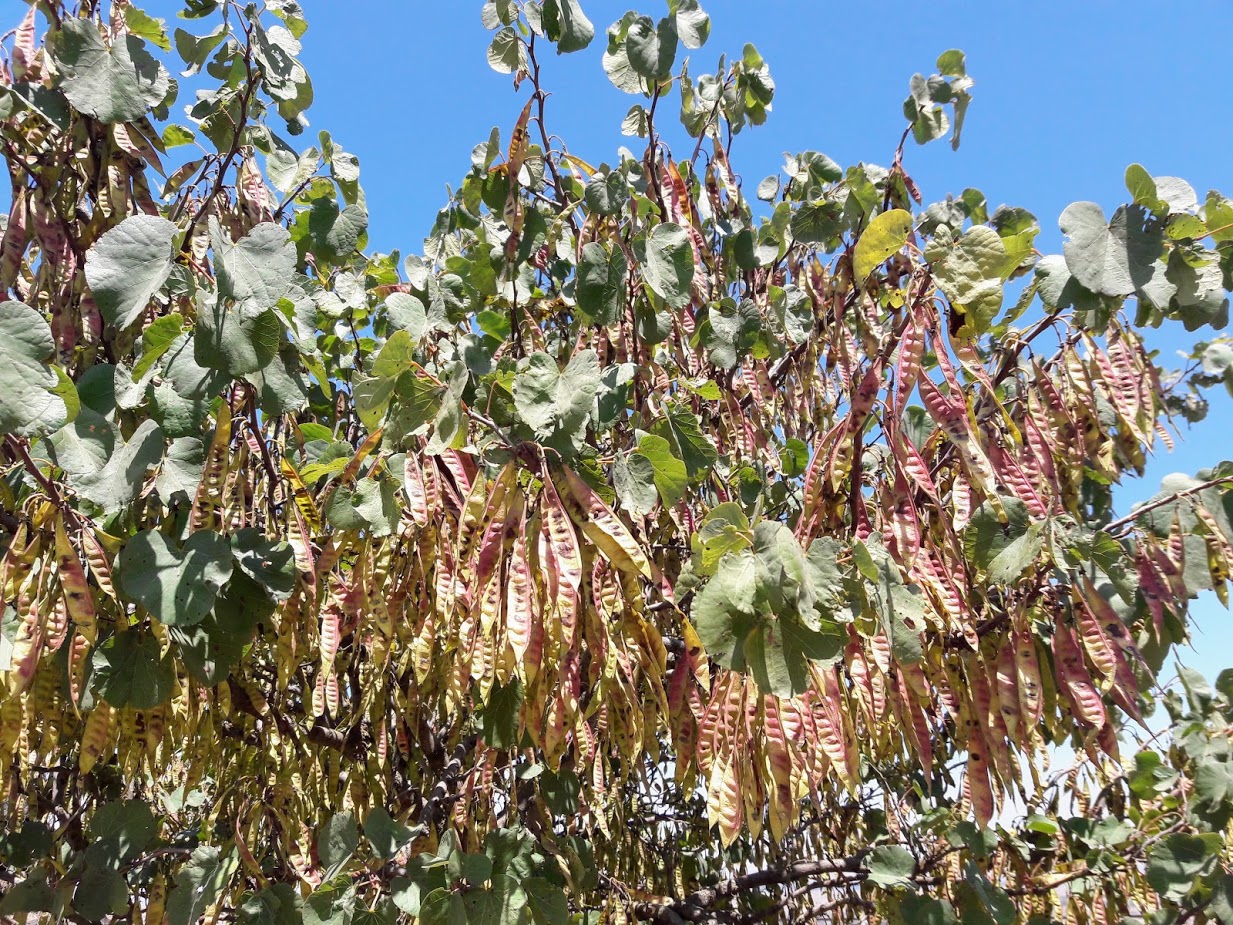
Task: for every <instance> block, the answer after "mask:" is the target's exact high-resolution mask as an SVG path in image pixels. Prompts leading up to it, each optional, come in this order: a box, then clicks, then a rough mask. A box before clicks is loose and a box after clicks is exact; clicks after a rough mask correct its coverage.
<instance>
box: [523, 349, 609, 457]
mask: <svg viewBox="0 0 1233 925" xmlns="http://www.w3.org/2000/svg"><path fill="white" fill-rule="evenodd" d="M599 381H600V380H599V357H598V356H597V355H596V353H595V351H594V350H583V351H581V352H580V353H578V354H576V355H575V356H574V357H573V358H571V359H570V361H569V364H568V365H567V366H566V367H565V369H564V370H561V369H559V368H558V367H557V362H556V360H554V359H553V358H552V357H551V356H549V355H548V354H547V353H544V352H543V351H537V352H536V353H533V354H531V356H530V357H528V358H527V360H526V364H525V366H524V367H523V368H522V369H520V370H519V372H518V374H517V375H516V376H515V377H514V387H513V394H514V409H515V410H516V411H517V413H518V416H519V417H520V418H521V419H522V422H523V423H524V424H526V425H527V427H529V428H530V429H531V431H532V433H534V434H535V436H536V437H537V438H538V439H541V440H543V441H544V442H545V443H547V444H548V445H549V446H552V447H554V448H556V449H558V450H560V451H562V452H566V451H568V452H569V453H571V454H572V453H575V452H577V448H578V447H579V446H580V445H581V443H582V440H583V438H584V437H585V436H586V424H587V420H588V418H589V417H590V414H591V408H592V407H593V405H594V402H595V394H596V392H598V390H599Z"/></svg>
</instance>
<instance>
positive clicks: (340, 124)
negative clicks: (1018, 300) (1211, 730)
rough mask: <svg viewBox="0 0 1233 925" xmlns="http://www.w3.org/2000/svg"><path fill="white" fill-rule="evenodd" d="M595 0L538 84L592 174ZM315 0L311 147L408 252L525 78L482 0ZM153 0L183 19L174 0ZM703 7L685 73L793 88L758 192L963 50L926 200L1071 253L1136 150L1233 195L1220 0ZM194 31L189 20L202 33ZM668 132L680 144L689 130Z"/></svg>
mask: <svg viewBox="0 0 1233 925" xmlns="http://www.w3.org/2000/svg"><path fill="white" fill-rule="evenodd" d="M581 2H582V5H583V9H584V10H585V11H586V13H587V15H588V16H589V17H590V19H591V20H592V21H593V22H594V23H595V26H596V30H597V33H598V34H597V37H596V41H595V42H594V43H592V45H591V47H590V48H588V49H586V50H585V51H583V52H580V53H577V54H573V55H566V56H561V57H558V56H556V55H554V54H552V53H551V52H548V53H547V54H546V55H544V56H543V60H542V64H543V65H544V74H543V79H544V84H545V87H546V88H547V89H548V90H549V91H550V92H551V93H552V97H551V99H550V100H549V102H548V123H549V128H550V130H551V131H552V132H554V133H555V134H558V135H560V136H562V137H564V138H565V139H566V142H567V144H568V147H569V150H570V151H571V152H572V153H574V154H577V155H578V156H580V157H582V158H583V159H585V160H587V161H589V162H591V163H594V164H598V163H599V162H601V161H603V160H609V161H613V160H615V154H616V151H617V149H618V147H620V146H621V145H628V146H630V147H631V148H632V147H634V146H635V143H636V142H637V139H629V138H625V137H623V136H622V135H621V134H620V129H619V126H620V123H621V119H622V118H623V116H624V114H625V112H626V111H627V110H628V108H629V106H630V105H632V104H633V103H634V102H636V101H637V100H638V98H635V97H631V96H627V95H626V94H623V93H621V92H620V91H618V90H617V89H615V88H614V87H613V86H612V85H611V84H610V83H609V82H608V80H607V78H606V76H605V75H604V72H603V69H602V67H601V65H600V57H601V54H602V50H603V33H604V29H605V28H606V27H607V26H608V24H610V23H612V22H614V21H615V20H617V19H618V18H620V16H621V14H622V13H623V12H624V11H625V10H626V9H628V8H629V5H628V4H627V3H626V2H620V3H616V2H611V0H581ZM301 3H302V6H303V7H304V9H305V12H306V15H307V17H308V21H309V25H310V28H309V30H308V33H307V34H306V35H305V37H304V51H303V54H302V56H301V57H302V60H303V61H304V63H305V65H306V66H307V67H308V70H309V73H310V74H311V75H312V77H313V81H314V87H315V92H316V103H315V105H314V106H313V108H312V110H311V111H310V112H309V113H308V116H309V118H310V120H311V122H312V134H311V135H306V136H303V144H304V145H305V146H307V145H308V144H310V143H315V131H316V130H317V129H322V128H324V129H328V130H329V131H330V132H331V133H332V134H333V136H334V138H335V139H336V141H337V142H338V143H339V144H341V145H343V146H344V147H345V148H347V149H348V150H350V151H352V152H353V153H355V154H356V155H358V156H359V158H360V162H361V167H362V178H361V179H362V182H363V184H364V187H365V190H366V192H367V194H368V203H369V209H370V220H371V225H370V246H371V247H372V248H374V249H378V250H387V251H388V250H391V249H394V248H398V249H400V250H401V251H402V252H403V253H404V254H405V253H408V252H412V251H415V250H417V249H418V248H419V246H420V242H421V241H422V238H423V236H424V234H425V233H426V231H427V230H428V228H429V226H430V225H431V223H432V220H433V217H434V216H435V214H436V211H437V209H438V208H439V207H440V206H441V205H442V204H443V203H444V201H445V187H446V184H448V183H456V182H457V181H458V180H459V178H460V177H461V176H462V175H463V173H464V172H465V170H466V168H467V166H468V164H469V156H470V152H471V149H472V147H473V146H474V145H476V144H477V143H479V142H481V141H485V140H486V139H487V138H488V134H489V131H490V130H491V128H492V126H494V125H499V126H500V127H501V129H502V137H503V138H508V133H509V129H510V127H511V125H512V124H513V121H514V120H515V118H516V117H517V115H518V113H519V111H520V110H521V108H522V102H523V101H524V100H525V97H526V94H527V93H528V87H527V86H525V85H524V87H523V88H522V91H521V92H520V93H517V94H516V93H515V92H514V91H513V89H512V87H511V82H510V80H509V78H507V77H503V76H501V75H498V74H496V73H495V72H493V71H492V70H491V69H489V67H488V65H487V63H486V60H485V49H486V47H487V44H488V41H489V33H488V32H487V31H486V30H485V29H484V28H483V26H482V25H481V23H480V15H479V10H480V2H479V0H437V2H423V0H301ZM142 5H143V6H144V7H145V8H146V9H148V10H149V11H150V12H152V13H154V14H156V15H160V16H167V17H169V18H170V17H174V14H175V12H176V10H178V9H179V6H180V5H179V3H176V2H172V0H147V2H145V3H142ZM703 6H704V7H705V8H706V10H707V11H708V12H709V13H710V14H711V18H712V32H711V38H710V41H709V42H708V44H707V45H706V46H705V47H704V48H702V49H701V50H699V51H695V52H691V53H690V58H691V68H690V70H691V73H693V74H695V75H696V74H699V73H702V72H704V71H706V70H713V69H714V68H715V65H716V63H717V61H718V58H719V55H720V54H724V53H726V54H728V55H729V57H731V56H733V55H739V54H740V51H741V48H742V47H743V45H744V43H746V42H752V43H753V44H754V45H756V46H757V48H758V50H759V51H760V52H761V53H762V55H763V57H765V58H766V60H767V62H768V63H769V65H770V68H771V73H772V75H773V76H774V78H775V81H776V83H777V85H778V91H777V94H776V98H775V104H774V111H773V112H772V113H771V116H770V119H769V121H768V123H767V124H766V125H765V126H762V127H760V128H757V129H752V130H747V131H746V132H745V133H743V134H742V135H741V136H739V138H738V139H737V142H736V146H735V150H734V157H733V162H734V166H735V168H736V170H737V171H738V172H740V173H741V174H742V175H743V177H744V179H745V182H746V183H747V184H748V188H749V189H752V187H753V186H754V185H756V184H757V182H758V181H759V180H760V179H761V178H762V177H764V176H765V175H767V174H769V173H772V172H775V171H776V170H777V169H778V168H779V167H780V165H781V164H782V162H783V154H784V152H799V151H803V150H818V151H822V152H824V153H826V154H828V155H829V156H830V157H832V158H834V159H835V160H836V161H838V162H839V163H840V164H842V165H848V164H852V163H856V162H857V161H862V160H863V161H867V162H873V163H879V164H883V165H888V164H889V162H890V160H891V157H892V154H893V151H894V147H895V144H896V142H897V141H898V138H899V135H900V133H901V131H902V130H903V127H904V124H905V123H904V120H903V115H902V110H901V104H902V102H903V99H904V97H905V96H906V95H907V84H908V79H909V78H910V77H911V75H912V74H913V73H914V72H917V71H920V72H923V73H925V74H929V73H931V72H932V70H933V68H934V62H935V60H936V58H937V55H938V54H939V53H940V52H942V51H944V50H946V49H948V48H960V49H962V50H963V51H964V52H966V54H967V60H968V73H969V74H970V75H972V76H973V77H974V79H975V81H976V85H975V87H974V89H973V96H974V100H973V103H972V106H971V108H970V110H969V113H968V121H967V124H966V127H965V129H964V136H963V145H962V147H961V148H960V150H959V151H958V152H952V151H951V150H950V148H949V146H948V145H947V144H945V143H941V142H939V143H935V144H933V145H930V146H928V147H925V148H920V147H916V146H915V145H911V144H910V147H909V149H908V152H907V158H906V162H905V166H906V168H907V170H908V172H909V173H910V174H911V175H912V176H913V177H914V179H915V180H916V181H917V184H918V185H919V186H920V188H921V190H922V192H923V193H924V196H925V199H926V202H929V201H933V200H937V199H941V198H944V197H945V195H946V194H947V193H948V192H953V193H956V194H957V193H959V192H961V191H962V190H963V189H964V188H965V187H969V186H973V187H977V188H978V189H981V190H982V191H983V192H984V193H985V195H986V196H987V198H988V200H989V203H990V206H997V205H999V204H1003V203H1005V204H1007V205H1017V206H1022V207H1024V208H1027V209H1029V210H1031V211H1032V212H1033V213H1035V214H1036V216H1037V217H1038V218H1039V220H1040V223H1041V227H1042V233H1041V234H1040V236H1039V238H1038V239H1037V246H1038V247H1039V248H1040V249H1041V250H1042V251H1043V252H1045V253H1056V252H1060V249H1061V244H1062V240H1061V234H1060V232H1059V231H1058V229H1057V216H1058V215H1059V214H1060V213H1061V211H1062V210H1063V209H1064V208H1065V207H1066V206H1067V205H1068V204H1069V203H1071V202H1074V201H1077V200H1093V201H1095V202H1098V203H1100V204H1101V205H1102V206H1103V207H1104V208H1105V211H1106V214H1108V213H1109V212H1111V211H1112V209H1113V208H1115V207H1116V206H1117V205H1119V204H1120V203H1122V202H1124V201H1125V200H1126V198H1127V194H1126V190H1125V186H1124V184H1123V174H1124V171H1125V168H1126V166H1127V165H1128V164H1130V163H1132V162H1138V163H1141V164H1143V165H1144V166H1145V167H1146V168H1147V169H1148V171H1149V172H1151V173H1152V174H1155V175H1173V176H1180V177H1183V178H1185V179H1187V180H1188V181H1190V183H1191V184H1192V185H1193V186H1194V187H1195V189H1196V190H1197V191H1198V193H1199V195H1200V198H1202V196H1203V195H1204V193H1205V192H1206V191H1207V190H1208V189H1210V188H1216V189H1221V190H1222V191H1223V192H1225V193H1226V194H1233V173H1231V172H1230V170H1229V169H1228V168H1229V163H1230V162H1229V156H1228V152H1229V151H1233V119H1230V118H1229V116H1230V112H1229V107H1228V105H1227V103H1226V102H1224V100H1225V99H1227V89H1226V88H1227V84H1228V79H1229V76H1230V70H1231V67H1230V64H1229V60H1230V59H1229V57H1228V51H1227V47H1226V43H1225V42H1224V41H1223V37H1224V35H1225V33H1226V32H1227V28H1223V27H1224V26H1227V24H1228V23H1229V22H1230V8H1229V6H1228V4H1227V3H1226V2H1218V0H1206V2H1204V0H1196V2H1191V3H1187V4H1167V5H1166V4H1160V3H1158V2H1146V0H1083V2H1078V3H1076V2H1073V0H1071V2H1056V0H1048V2H1046V0H1037V2H1033V3H1030V4H1029V3H1023V2H1009V3H975V2H957V3H952V4H946V5H942V4H932V5H930V4H926V5H918V6H916V7H914V8H911V10H910V11H908V8H906V7H905V8H904V10H905V11H904V12H902V13H899V14H896V13H895V12H894V10H893V8H892V7H888V6H876V7H871V6H870V5H868V4H855V3H848V4H819V3H818V2H817V0H812V2H811V0H762V2H758V3H754V2H752V0H709V2H708V0H703ZM638 8H639V10H640V12H645V13H648V14H651V15H654V16H660V15H662V14H663V12H664V10H665V8H666V3H665V2H664V0H642V3H641V6H640V7H638ZM183 25H187V26H188V27H189V29H190V31H191V30H192V27H193V25H194V24H193V23H187V24H183ZM199 31H200V30H199ZM682 51H683V50H682ZM671 102H672V103H673V105H672V106H671V107H669V108H668V111H667V115H668V116H669V117H670V119H671V120H672V121H674V120H675V102H676V101H675V100H672V101H671ZM668 121H669V119H661V125H666V124H667V123H668ZM669 141H670V143H673V142H674V141H675V145H674V147H677V148H684V144H685V142H684V139H683V136H682V135H676V136H675V138H674V137H673V136H671V135H669ZM677 153H678V154H682V155H683V154H685V153H687V151H684V150H681V151H678V152H677ZM1174 327H1175V328H1176V329H1175V330H1164V331H1160V332H1155V333H1153V334H1152V335H1151V336H1150V343H1151V345H1152V346H1155V347H1157V348H1159V349H1160V350H1161V351H1162V352H1163V353H1165V354H1166V357H1167V356H1168V355H1171V354H1173V353H1174V352H1175V351H1177V350H1178V349H1182V348H1187V349H1188V348H1189V347H1190V346H1192V345H1193V343H1194V340H1195V338H1194V337H1192V336H1190V335H1188V334H1186V332H1185V331H1183V330H1182V329H1181V326H1180V325H1175V326H1174ZM1165 363H1166V365H1172V364H1170V362H1169V360H1168V359H1167V358H1166V360H1165ZM1214 398H1215V399H1216V401H1215V403H1214V404H1213V408H1212V412H1211V414H1210V415H1209V417H1208V419H1207V421H1206V422H1204V423H1203V424H1202V425H1201V426H1199V427H1196V428H1193V429H1190V430H1189V431H1188V432H1187V433H1186V435H1185V441H1184V442H1183V443H1182V444H1180V445H1179V448H1178V450H1177V452H1175V453H1172V454H1167V453H1165V454H1163V455H1160V456H1157V457H1156V458H1155V459H1154V460H1152V462H1151V464H1150V467H1149V470H1148V473H1147V476H1146V477H1145V478H1144V479H1142V480H1138V481H1136V482H1135V483H1133V484H1128V485H1127V486H1125V487H1124V488H1123V489H1122V491H1121V494H1120V499H1121V501H1122V503H1123V504H1124V505H1129V504H1130V503H1133V502H1136V501H1141V500H1143V499H1145V498H1147V497H1149V496H1151V495H1152V494H1153V493H1154V492H1155V491H1156V489H1157V487H1158V486H1159V484H1160V479H1161V477H1162V476H1164V475H1166V474H1168V473H1170V472H1176V471H1185V472H1189V473H1193V472H1195V471H1196V470H1197V469H1199V468H1202V467H1204V466H1207V465H1211V464H1213V463H1214V462H1216V461H1217V460H1219V459H1221V458H1233V440H1230V439H1229V438H1228V437H1226V436H1224V435H1227V434H1229V433H1230V431H1231V429H1233V400H1229V399H1228V398H1227V396H1223V394H1222V393H1217V394H1215V395H1214ZM1222 399H1223V400H1222ZM1162 453H1163V451H1162ZM1196 610H1197V613H1198V620H1197V628H1196V633H1195V643H1196V651H1195V652H1193V653H1191V654H1189V655H1188V657H1187V661H1188V662H1189V663H1190V664H1192V665H1194V666H1195V667H1197V668H1199V669H1201V670H1202V671H1204V672H1205V673H1206V674H1208V675H1211V676H1214V675H1215V674H1216V672H1217V671H1219V670H1220V669H1221V668H1224V667H1226V666H1228V665H1233V620H1231V618H1230V616H1229V614H1227V613H1226V612H1225V611H1224V610H1223V608H1221V607H1220V606H1219V605H1218V604H1217V603H1216V601H1215V599H1214V597H1213V596H1212V595H1210V594H1208V595H1207V596H1206V598H1205V599H1204V600H1202V601H1201V602H1200V603H1199V604H1198V606H1197V608H1196Z"/></svg>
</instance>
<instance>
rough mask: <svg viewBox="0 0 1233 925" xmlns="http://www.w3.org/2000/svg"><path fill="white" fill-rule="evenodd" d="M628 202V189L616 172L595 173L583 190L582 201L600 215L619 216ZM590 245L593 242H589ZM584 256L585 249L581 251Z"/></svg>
mask: <svg viewBox="0 0 1233 925" xmlns="http://www.w3.org/2000/svg"><path fill="white" fill-rule="evenodd" d="M628 200H629V187H628V186H627V184H626V182H625V178H624V177H623V176H622V175H621V174H620V173H619V172H617V171H615V170H610V171H608V172H607V173H596V174H595V175H594V176H592V177H591V179H590V180H588V181H587V185H586V187H584V189H583V201H584V202H585V203H586V207H587V208H588V209H590V210H591V211H592V212H598V213H599V214H600V215H619V214H620V213H621V209H622V208H624V206H625V203H626V202H627V201H628ZM590 243H595V242H589V243H588V246H589V245H590ZM583 252H584V254H585V248H584V249H583Z"/></svg>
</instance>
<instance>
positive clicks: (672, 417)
mask: <svg viewBox="0 0 1233 925" xmlns="http://www.w3.org/2000/svg"><path fill="white" fill-rule="evenodd" d="M664 410H665V416H664V417H663V418H661V419H660V420H658V421H656V422H655V424H654V425H653V426H652V427H651V432H652V433H654V434H656V435H658V436H660V437H664V438H666V439H667V440H668V441H669V442H670V443H671V444H672V446H673V447H674V449H675V452H674V453H673V455H674V456H676V457H677V458H678V459H680V460H682V461H683V462H684V463H685V471H686V473H687V474H688V475H689V480H690V482H691V483H695V484H696V483H698V482H701V481H702V480H703V479H705V478H706V477H707V476H708V475H710V473H711V470H712V469H713V468H714V466H715V463H716V461H717V460H718V459H719V451H718V450H716V449H715V445H714V444H713V443H712V442H711V440H710V438H709V437H708V436H707V435H706V434H705V433H704V432H703V430H702V422H701V421H700V420H699V419H698V416H697V415H696V414H694V413H693V412H692V411H691V410H690V409H689V407H688V406H687V405H685V404H681V403H677V402H670V403H669V404H668V406H667V407H666V408H665V409H664Z"/></svg>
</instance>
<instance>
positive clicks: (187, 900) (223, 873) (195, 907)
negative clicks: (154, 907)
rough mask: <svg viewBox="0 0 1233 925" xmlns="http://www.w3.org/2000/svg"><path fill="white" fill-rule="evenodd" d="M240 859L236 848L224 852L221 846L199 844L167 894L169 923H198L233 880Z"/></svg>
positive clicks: (178, 924)
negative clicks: (221, 850)
mask: <svg viewBox="0 0 1233 925" xmlns="http://www.w3.org/2000/svg"><path fill="white" fill-rule="evenodd" d="M238 867H239V861H238V860H237V859H236V856H235V852H234V851H228V852H227V853H226V854H225V855H224V854H221V853H220V852H219V850H218V849H217V848H213V847H210V846H209V845H199V846H198V847H196V848H194V849H193V854H192V857H190V858H189V860H188V863H187V864H185V865H184V866H183V867H181V868H180V870H179V871H178V872H177V873H176V884H175V887H174V888H172V890H171V895H170V896H169V897H168V898H167V921H168V925H196V923H197V921H198V920H199V919H200V918H201V917H202V916H203V915H204V914H205V912H206V910H207V909H208V908H209V907H210V906H212V905H213V904H214V903H216V902H217V901H218V899H219V897H221V896H222V895H223V891H224V890H225V889H226V887H227V885H228V884H229V883H230V881H231V878H232V876H234V874H235V872H236V869H237V868H238Z"/></svg>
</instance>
